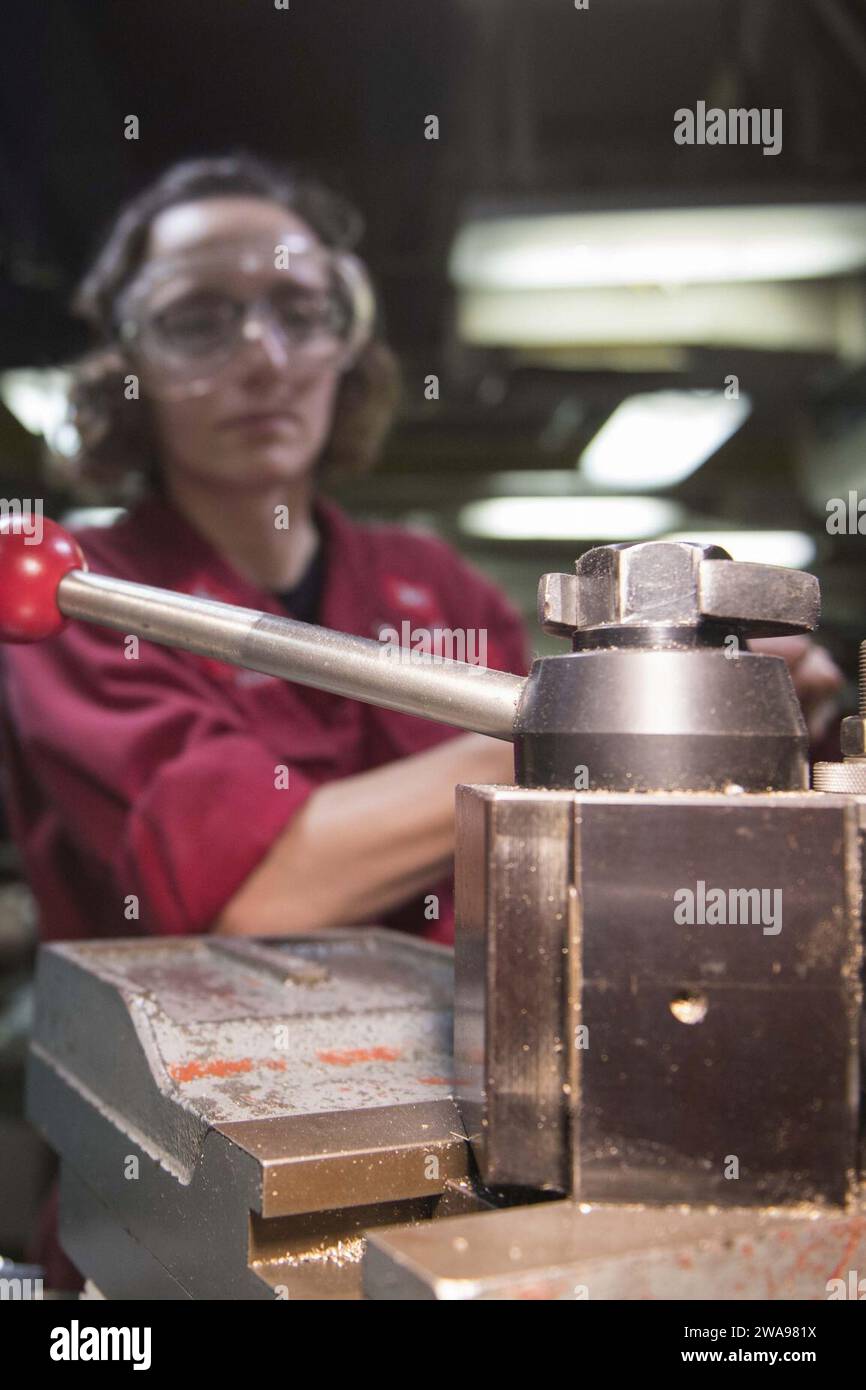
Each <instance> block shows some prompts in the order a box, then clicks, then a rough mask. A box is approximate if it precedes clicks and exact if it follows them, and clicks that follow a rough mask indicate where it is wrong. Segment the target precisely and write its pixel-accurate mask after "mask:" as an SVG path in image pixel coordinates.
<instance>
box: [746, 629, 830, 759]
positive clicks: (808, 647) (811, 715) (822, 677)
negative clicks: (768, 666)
mask: <svg viewBox="0 0 866 1390" xmlns="http://www.w3.org/2000/svg"><path fill="white" fill-rule="evenodd" d="M749 650H750V651H753V652H763V653H764V654H765V655H766V656H781V657H782V658H783V659H784V660H785V661H786V662H787V665H788V670H789V671H790V672H791V679H792V681H793V682H794V689H795V690H796V692H797V695H798V697H799V700H800V704H801V705H802V707H803V717H804V719H805V720H806V728H807V729H808V730H809V737H810V739H811V740H812V742H813V743H816V742H818V740H819V739H822V738H823V737H824V736H825V734H826V733H827V731H828V729H829V728H830V725H831V724H832V723H833V720H834V719H835V718H837V717H838V701H837V699H836V696H837V695H838V694H839V691H840V690H841V689H842V687H843V685H844V684H845V677H844V676H843V674H842V672H841V671H840V670H839V667H838V666H837V665H836V663H835V661H834V660H833V658H832V656H831V655H830V653H829V652H828V651H827V649H826V648H825V647H820V646H819V645H818V643H817V642H815V641H813V640H812V638H811V637H758V638H754V639H752V640H751V641H750V642H749Z"/></svg>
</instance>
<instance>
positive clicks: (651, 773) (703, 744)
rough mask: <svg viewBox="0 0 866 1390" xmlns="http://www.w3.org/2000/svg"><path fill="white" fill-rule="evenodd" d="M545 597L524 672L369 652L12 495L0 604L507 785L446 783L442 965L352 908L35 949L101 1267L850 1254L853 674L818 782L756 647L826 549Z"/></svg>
mask: <svg viewBox="0 0 866 1390" xmlns="http://www.w3.org/2000/svg"><path fill="white" fill-rule="evenodd" d="M539 612H540V620H541V624H542V626H543V627H544V628H545V629H546V630H547V631H548V632H551V633H555V634H558V635H560V636H562V637H566V638H569V639H570V640H571V643H572V650H571V651H570V652H564V653H563V654H562V655H557V656H546V657H542V658H540V659H538V660H536V661H535V662H534V664H533V666H532V670H531V673H530V675H529V676H528V677H527V678H525V679H524V678H520V677H517V676H512V675H508V674H503V673H500V672H496V671H490V670H486V669H484V668H480V667H477V666H472V665H467V664H463V663H460V662H453V661H446V660H441V659H437V658H435V657H430V656H426V657H425V656H419V655H418V654H417V653H416V654H413V656H412V657H411V659H410V658H409V657H408V656H407V657H406V659H403V658H401V657H400V655H399V654H398V655H397V657H396V658H395V655H394V653H393V651H390V652H389V653H388V654H383V648H382V647H380V645H379V644H378V643H376V642H375V641H372V640H365V639H361V638H357V637H350V636H345V635H343V634H339V633H335V632H331V631H328V630H325V629H322V628H317V627H313V626H309V625H306V624H303V623H298V622H294V621H292V620H290V619H287V618H285V619H281V618H276V617H274V616H271V615H267V614H259V613H256V612H252V611H249V610H243V609H237V608H232V607H230V606H227V605H223V604H219V603H215V602H208V601H202V600H200V599H196V598H190V597H187V596H183V595H177V594H172V593H168V592H164V591H162V590H158V589H154V588H146V587H142V586H138V585H135V584H131V583H127V582H124V581H121V580H117V579H112V578H108V577H105V576H102V575H96V574H91V573H88V572H87V571H86V567H85V565H84V561H83V557H82V556H81V553H80V551H79V550H78V548H77V546H76V544H75V542H74V540H72V539H71V538H70V537H67V536H65V535H64V533H63V532H61V531H60V530H59V528H56V527H54V526H53V525H52V524H50V523H46V535H45V539H44V541H43V543H42V545H41V546H34V545H32V544H30V543H28V540H27V538H26V536H24V535H22V534H21V533H20V530H19V532H18V534H16V528H15V527H14V525H13V526H10V525H8V524H7V527H6V529H5V533H4V534H3V536H2V538H0V632H2V634H3V635H4V636H5V637H6V638H7V639H8V640H13V641H14V640H35V639H37V638H39V637H42V636H50V635H51V634H52V633H54V632H56V631H58V630H59V628H60V627H61V626H62V624H63V623H64V622H65V621H67V620H70V619H73V620H79V621H88V622H94V623H99V624H103V625H106V626H108V627H110V628H115V629H117V630H118V631H120V632H122V633H124V634H130V633H136V634H138V635H139V636H140V637H141V638H142V639H146V640H148V641H151V642H157V643H162V644H165V645H169V646H177V647H181V648H183V649H185V650H188V651H191V652H196V653H199V654H202V655H206V656H210V657H214V658H216V659H218V660H221V661H226V662H231V663H235V664H238V665H242V666H246V667H249V668H251V669H253V670H256V671H262V672H267V673H268V674H271V675H276V676H280V677H283V678H285V679H290V680H296V681H301V682H302V683H305V684H307V685H311V686H315V687H318V688H321V689H322V690H326V691H331V692H335V693H337V694H340V695H344V696H348V697H351V698H354V699H359V700H366V701H370V702H372V703H378V704H381V705H385V706H387V707H389V708H391V709H397V710H401V711H403V712H405V713H408V714H413V715H419V716H421V717H425V718H430V719H434V720H437V721H441V722H446V723H448V724H451V725H455V726H457V727H459V728H462V729H467V730H474V731H477V732H481V733H485V734H489V735H493V736H495V737H498V738H502V739H510V740H512V741H513V743H514V748H515V780H514V785H513V786H498V787H492V786H481V787H459V788H458V790H457V852H456V897H457V928H456V933H457V934H456V948H455V953H454V959H453V964H452V956H451V953H450V951H448V950H446V949H445V948H441V947H437V946H431V945H429V944H426V943H422V942H419V941H416V940H414V939H412V938H410V937H403V936H399V935H397V934H394V933H388V932H385V931H383V930H379V929H376V928H375V927H372V928H370V927H359V928H356V929H352V930H339V931H327V932H323V933H321V934H319V935H317V936H308V937H293V938H291V939H290V940H280V941H269V942H267V943H263V942H256V941H242V940H229V939H225V938H219V937H212V938H202V939H199V938H195V939H192V938H190V939H171V940H165V939H152V940H142V939H135V940H117V941H95V942H88V943H84V944H62V945H53V946H50V947H47V948H44V949H43V950H42V952H41V958H40V963H39V968H38V990H37V1000H38V1007H37V1020H36V1025H35V1031H34V1036H33V1043H32V1058H31V1066H30V1074H29V1111H30V1115H31V1118H32V1119H33V1121H34V1123H35V1124H36V1125H37V1126H38V1127H39V1128H40V1129H41V1130H42V1132H43V1133H44V1134H45V1136H46V1138H47V1139H48V1141H49V1143H51V1144H52V1145H53V1147H54V1148H55V1149H56V1150H57V1152H58V1153H59V1155H60V1160H61V1237H62V1240H63V1243H64V1245H65V1247H66V1249H67V1251H68V1253H69V1255H70V1256H71V1258H72V1259H73V1260H74V1261H75V1263H76V1264H77V1265H78V1266H79V1268H80V1269H81V1270H82V1271H83V1272H84V1273H85V1274H86V1275H87V1276H88V1277H89V1279H90V1280H92V1281H93V1283H94V1284H95V1285H96V1287H97V1288H98V1289H99V1290H100V1291H101V1292H102V1293H103V1294H104V1295H105V1296H106V1297H108V1298H160V1299H174V1298H177V1299H180V1298H244V1299H247V1298H249V1299H255V1298H274V1297H282V1298H288V1299H296V1298H302V1299H308V1298H356V1297H360V1296H366V1297H367V1298H374V1299H375V1298H378V1299H409V1298H411V1299H425V1298H426V1299H538V1298H544V1299H583V1298H590V1299H605V1298H624V1299H635V1298H686V1299H704V1298H716V1299H750V1298H761V1299H763V1298H778V1299H790V1298H806V1299H823V1298H826V1297H828V1293H829V1291H830V1289H831V1281H834V1280H835V1281H836V1282H838V1281H839V1279H842V1280H844V1279H845V1278H846V1277H847V1272H848V1271H851V1270H858V1269H859V1270H866V1205H864V1201H863V1188H862V1172H863V1161H862V1137H863V1125H862V1116H863V1105H862V1086H861V1055H862V1048H863V1026H862V1025H863V1007H862V903H861V898H862V888H861V884H862V874H863V826H864V811H866V738H864V730H866V707H864V709H863V710H862V711H861V714H860V715H858V716H852V717H851V718H850V719H848V720H846V721H845V725H844V728H843V750H844V759H843V761H842V762H841V763H838V764H824V765H819V766H818V767H817V768H816V770H815V776H814V785H813V786H812V788H811V789H810V786H809V768H808V760H807V739H806V730H805V727H804V724H803V719H802V715H801V712H800V709H799V706H798V703H797V699H796V696H795V694H794V690H793V687H792V684H791V681H790V677H789V675H788V671H787V668H786V666H785V663H784V662H783V661H782V660H781V659H780V658H779V657H775V656H769V655H766V654H758V653H756V652H751V651H749V649H748V646H747V639H748V637H749V636H751V635H770V636H771V635H781V634H785V633H793V632H804V631H810V630H812V629H813V628H814V627H815V626H816V623H817V621H818V612H819V593H818V584H817V581H816V580H815V579H814V578H813V577H812V576H810V575H806V574H802V573H799V572H796V571H790V570H783V569H777V568H772V567H768V566H761V565H753V564H741V563H737V562H734V561H732V560H731V559H730V557H729V556H728V555H727V554H726V552H725V551H723V550H721V549H719V548H717V547H700V546H697V545H690V544H685V543H666V542H657V543H647V544H638V545H631V546H603V547H600V548H597V549H594V550H591V551H589V552H588V553H586V554H584V555H583V556H582V557H581V558H580V559H579V560H578V561H577V564H576V566H575V570H574V573H572V574H568V575H561V574H552V575H546V576H545V577H544V578H543V579H542V580H541V586H540V598H539ZM714 895H716V896H714ZM723 906H724V910H722V909H723ZM768 926H769V927H770V930H769V931H768V930H767V928H768Z"/></svg>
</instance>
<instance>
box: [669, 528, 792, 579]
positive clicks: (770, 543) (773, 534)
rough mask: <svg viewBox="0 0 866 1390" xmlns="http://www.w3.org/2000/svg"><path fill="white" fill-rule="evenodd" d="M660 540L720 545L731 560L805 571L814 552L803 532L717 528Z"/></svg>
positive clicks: (680, 532)
mask: <svg viewBox="0 0 866 1390" xmlns="http://www.w3.org/2000/svg"><path fill="white" fill-rule="evenodd" d="M659 539H660V540H665V541H696V542H697V543H698V545H720V546H722V547H723V548H724V549H725V550H727V551H728V553H729V554H730V555H731V556H732V558H733V559H734V560H747V561H749V563H751V564H756V565H783V566H785V567H787V568H789V569H795V570H799V569H805V568H806V566H808V565H810V564H811V563H812V561H813V560H814V558H815V555H816V553H817V546H816V544H815V540H814V538H813V537H812V536H809V535H807V534H806V532H805V531H726V530H724V529H723V528H722V527H719V529H718V530H716V531H673V532H671V533H670V534H669V535H666V536H661V537H659Z"/></svg>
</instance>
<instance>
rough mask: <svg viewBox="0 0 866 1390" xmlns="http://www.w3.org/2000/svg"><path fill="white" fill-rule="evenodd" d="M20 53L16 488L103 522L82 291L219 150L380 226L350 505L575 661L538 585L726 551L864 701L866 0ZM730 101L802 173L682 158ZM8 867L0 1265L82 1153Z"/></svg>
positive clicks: (42, 22) (31, 11) (0, 327)
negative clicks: (237, 153)
mask: <svg viewBox="0 0 866 1390" xmlns="http://www.w3.org/2000/svg"><path fill="white" fill-rule="evenodd" d="M0 35H2V38H0V70H2V80H0V109H2V132H3V133H2V142H0V469H2V487H0V491H2V492H3V493H4V495H5V496H7V497H34V496H43V497H44V498H45V508H46V511H47V512H48V513H49V514H50V515H52V516H62V515H63V514H64V512H65V511H66V510H67V509H68V508H69V507H70V506H71V505H72V500H71V498H69V497H67V496H65V495H64V494H63V492H62V491H61V490H55V491H54V492H50V491H46V489H45V486H44V484H43V483H42V481H41V473H40V469H41V460H42V458H43V456H44V453H45V449H46V446H50V447H51V448H52V449H54V450H59V451H60V452H61V453H62V451H63V448H64V447H65V443H66V442H67V441H66V439H65V436H64V432H63V431H64V423H63V420H62V411H61V408H60V404H59V401H60V398H61V397H62V385H63V367H64V363H65V362H67V361H69V360H70V359H71V358H73V357H74V356H75V355H76V354H77V353H78V352H79V351H80V350H81V349H82V348H83V346H84V337H83V331H82V329H81V326H80V325H79V324H78V323H76V321H75V320H74V319H73V318H72V316H71V315H70V313H69V311H68V301H69V296H70V293H71V291H72V288H73V286H74V284H75V283H76V280H77V278H78V276H79V275H80V273H81V271H82V269H83V268H84V266H85V264H86V262H87V259H88V257H89V255H90V254H91V252H92V250H93V248H94V245H95V243H96V240H97V238H98V236H99V234H100V232H101V230H102V229H103V227H104V226H105V224H106V223H107V221H108V219H109V217H110V215H111V213H112V211H113V210H114V209H115V208H116V206H117V205H118V204H119V203H120V202H121V201H122V200H124V199H125V198H127V197H129V196H131V195H132V194H133V193H134V192H135V191H136V190H137V189H139V188H140V187H142V186H143V185H144V184H145V183H146V182H147V181H148V180H149V179H151V178H152V177H154V176H155V175H156V174H157V173H158V172H159V171H160V170H161V169H162V168H163V167H164V166H165V165H166V164H168V163H169V162H171V161H172V160H175V159H179V158H181V157H184V156H187V155H194V154H206V153H209V152H217V151H224V150H226V149H232V148H239V149H245V150H249V151H252V152H254V153H258V154H262V155H265V156H269V157H271V158H274V159H278V160H282V161H290V162H298V163H300V164H301V165H302V166H305V167H309V168H310V169H311V170H313V171H314V172H315V173H316V174H318V175H319V176H320V177H321V178H322V179H324V180H325V181H326V182H329V183H331V184H332V185H334V186H335V187H337V188H339V189H341V190H343V191H344V192H345V193H347V194H348V195H349V196H350V197H351V198H352V200H353V201H354V202H356V203H357V204H358V205H359V206H360V207H361V209H362V210H363V213H364V216H365V219H366V233H365V236H364V239H363V242H362V244H361V248H360V249H361V251H362V254H363V255H364V256H365V258H366V260H367V262H368V263H369V265H370V267H371V270H372V273H373V275H374V277H375V280H376V283H377V286H378V288H379V291H380V293H381V296H382V300H383V305H384V314H385V321H386V326H387V332H388V336H389V339H390V342H391V343H392V345H393V347H394V348H395V350H396V352H397V353H398V355H399V358H400V362H401V366H402V372H403V386H402V404H401V408H400V413H399V418H398V421H397V425H396V427H395V429H394V430H393V432H392V434H391V435H390V437H389V440H388V443H387V447H386V450H385V454H384V457H383V459H382V462H381V464H380V466H379V467H378V468H377V469H376V470H375V471H374V472H372V473H370V474H369V475H366V476H364V477H363V478H355V479H351V480H343V481H342V482H341V483H339V484H338V485H336V486H335V487H334V488H333V489H332V490H333V492H334V495H335V496H336V497H337V500H338V501H340V502H341V503H343V504H344V505H345V506H346V507H347V508H348V510H349V511H350V512H351V513H352V514H353V515H357V516H360V517H376V518H383V519H388V520H395V521H400V522H402V523H408V524H411V525H414V526H418V527H421V528H425V529H427V530H429V531H432V532H434V533H436V534H439V535H441V536H443V537H444V538H446V539H447V540H449V541H450V542H452V543H453V544H455V545H456V546H457V547H458V548H459V549H460V550H461V551H462V552H463V553H464V554H465V555H466V556H467V557H468V558H470V559H471V560H472V561H473V562H474V563H475V564H477V565H478V566H480V567H481V568H482V569H484V570H486V571H487V572H488V573H489V574H490V575H491V576H492V577H493V578H494V579H495V580H496V581H497V582H498V583H499V584H501V585H502V587H503V588H505V589H506V590H507V591H508V592H509V594H510V595H511V597H512V598H513V599H514V600H515V602H516V603H517V604H518V605H519V607H520V608H521V610H522V611H523V613H524V614H525V615H526V618H527V620H528V622H529V623H530V630H531V631H532V632H533V636H534V640H535V641H536V642H537V644H538V645H537V650H539V651H542V650H543V651H548V650H549V651H554V650H559V647H558V644H557V643H556V642H555V641H553V640H552V639H546V638H544V637H543V636H541V637H539V634H538V630H537V628H536V627H535V623H534V611H535V587H536V580H537V576H538V574H539V573H540V572H541V571H542V570H544V569H547V570H554V569H568V568H569V567H570V566H571V564H572V563H573V561H574V559H575V557H576V554H577V553H579V551H580V550H582V549H587V548H589V547H590V546H592V545H597V544H601V543H604V542H610V541H615V540H618V539H622V538H623V534H624V533H623V518H624V517H632V518H634V516H635V515H637V516H638V523H637V524H638V528H640V527H641V526H644V527H649V529H644V530H643V531H641V530H640V529H638V534H640V535H643V536H645V537H646V538H647V539H652V538H656V537H658V536H661V535H666V534H670V533H674V534H683V535H687V536H695V537H697V536H699V535H700V536H703V535H712V537H713V538H714V539H717V540H719V541H720V542H722V543H725V539H726V535H729V536H730V549H731V552H732V554H733V555H734V558H735V559H759V558H760V559H764V560H765V561H766V562H768V563H779V564H790V565H792V566H793V567H795V568H802V569H807V570H810V571H811V572H813V573H815V574H816V575H817V576H818V577H819V579H820V582H821V588H822V592H823V596H824V612H823V620H822V627H821V640H822V641H823V643H824V644H825V645H826V646H827V647H828V648H829V649H830V651H831V652H832V654H833V655H834V657H835V658H836V660H837V661H838V662H839V664H840V665H841V666H842V668H843V670H844V671H845V673H846V676H847V677H848V678H849V682H850V685H849V689H848V691H847V692H846V697H845V698H846V702H847V704H846V708H854V706H855V703H856V694H855V687H854V678H855V674H856V665H857V655H856V654H857V644H858V642H859V640H860V639H861V637H863V635H864V620H863V616H864V615H863V603H862V594H863V589H864V581H866V541H864V535H863V534H860V533H859V532H858V530H857V524H856V523H857V511H856V501H857V497H858V496H859V494H858V489H860V488H861V487H863V488H864V495H866V485H864V474H866V462H864V449H866V144H864V141H863V138H862V133H863V129H864V125H866V12H864V9H863V6H862V5H861V4H860V3H857V0H798V3H796V4H792V3H791V2H790V0H787V3H786V2H785V0H586V3H584V4H581V3H572V0H531V3H530V0H436V3H429V2H427V0H420V2H418V0H416V3H411V4H407V3H406V0H368V3H366V4H363V5H362V4H349V3H346V0H316V3H308V0H291V3H290V5H286V7H285V8H284V9H283V8H280V7H278V6H276V5H274V4H273V3H272V0H208V3H207V4H205V3H201V2H200V0H199V2H198V3H183V4H180V5H178V4H177V3H169V0H147V3H142V4H117V3H114V4H110V3H91V2H90V0H34V3H29V4H26V5H25V4H21V3H19V4H12V5H10V6H7V7H6V8H5V9H4V12H3V15H2V18H0ZM698 103H704V104H705V106H706V108H710V107H712V108H722V109H725V110H727V109H729V108H758V109H760V110H767V111H770V112H781V113H782V114H781V123H780V132H779V133H780V142H779V148H778V149H768V148H767V147H766V146H765V145H762V144H761V143H748V144H727V145H710V144H707V143H703V144H701V143H697V142H696V143H694V144H688V143H678V142H677V140H676V139H675V129H676V121H675V113H676V112H677V111H678V110H680V109H683V108H685V109H688V110H695V109H696V108H697V107H698ZM130 114H134V115H136V116H137V117H138V123H139V134H138V138H137V139H135V140H129V139H126V138H125V135H124V123H125V121H126V118H127V117H128V116H129V115H130ZM431 118H435V120H431ZM551 221H553V222H554V223H555V225H556V227H557V228H558V229H559V233H558V235H559V240H558V241H556V240H555V241H554V242H551V240H550V238H549V235H548V233H547V232H546V231H545V228H548V229H549V227H550V225H551ZM509 237H511V238H512V240H509ZM635 247H637V248H638V250H639V251H640V255H637V256H636V255H635V254H632V253H633V252H634V248H635ZM671 248H673V250H672V249H671ZM518 250H519V251H520V252H521V254H518ZM601 250H603V251H604V252H605V253H606V254H605V255H604V256H602V255H601ZM602 261H604V264H605V269H604V270H603V272H602V271H600V270H599V266H600V264H601V262H602ZM554 306H555V312H553V308H554ZM677 464H678V466H677ZM852 493H853V494H855V497H854V500H853V503H852V502H851V494H852ZM834 499H841V500H842V501H844V503H845V507H846V516H847V524H846V526H845V527H844V529H841V528H839V527H836V528H834V527H833V526H832V525H829V524H828V523H829V522H830V521H831V518H832V514H833V502H834ZM852 506H853V514H852V511H851V508H852ZM628 508H631V510H630V511H629V510H628ZM624 509H625V510H624ZM635 509H636V510H635ZM864 510H866V509H864ZM852 519H853V524H852ZM627 524H630V523H627ZM863 532H864V533H866V516H864V517H863ZM578 535H579V536H580V541H579V543H578V544H577V545H576V544H575V541H574V539H573V538H574V537H575V536H578ZM0 874H2V887H0V1250H2V1251H3V1252H4V1254H7V1255H11V1256H13V1257H14V1256H19V1257H20V1256H21V1255H22V1254H23V1251H24V1248H25V1242H26V1237H27V1234H28V1231H29V1230H30V1228H31V1226H32V1223H33V1221H34V1218H35V1213H36V1211H37V1208H38V1205H39V1201H40V1199H41V1197H42V1194H43V1193H44V1191H45V1189H46V1187H47V1185H48V1182H49V1180H50V1176H51V1158H50V1155H49V1153H48V1151H47V1150H46V1149H45V1148H44V1147H43V1146H42V1144H41V1142H40V1141H39V1140H38V1139H37V1138H36V1136H35V1135H34V1134H33V1132H32V1131H31V1130H30V1128H29V1127H28V1126H27V1125H26V1123H25V1121H24V1119H23V1118H22V1110H23V1076H24V1058H25V1051H26V1039H27V1033H28V1028H29V1023H30V1017H31V1005H32V995H31V976H32V964H33V959H34V955H35V950H36V930H35V916H34V912H33V907H32V902H31V899H30V896H29V893H28V890H27V889H26V887H25V886H24V884H23V883H22V881H21V875H20V868H19V865H18V862H17V858H16V854H15V851H14V848H13V846H12V845H11V843H10V842H9V839H8V836H7V834H6V832H5V830H3V831H2V835H0Z"/></svg>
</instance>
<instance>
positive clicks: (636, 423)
mask: <svg viewBox="0 0 866 1390" xmlns="http://www.w3.org/2000/svg"><path fill="white" fill-rule="evenodd" d="M751 408H752V403H751V400H750V399H749V397H748V396H746V395H742V396H740V397H739V398H737V399H733V398H731V399H729V398H728V397H727V396H726V395H725V393H724V392H723V391H646V392H644V393H642V394H640V395H636V396H629V397H628V398H627V399H626V400H624V401H623V402H622V403H621V404H620V405H618V406H617V407H616V410H614V412H613V414H612V415H610V416H609V418H608V419H607V420H606V421H605V423H604V424H603V425H602V427H601V429H600V430H599V431H598V433H597V434H596V435H595V436H594V438H593V439H592V440H591V441H590V443H589V444H588V445H587V447H586V449H585V450H584V451H583V453H582V454H581V456H580V471H581V473H582V474H583V475H584V476H585V477H586V478H587V479H589V481H590V482H593V483H598V484H600V485H601V486H602V487H625V488H635V487H641V488H643V487H672V486H673V484H674V483H679V482H681V481H682V480H683V478H688V476H689V475H690V474H691V473H694V472H695V470H696V469H698V468H700V466H701V464H702V463H705V462H706V460H707V459H708V458H711V457H712V455H713V454H715V453H716V452H717V451H718V450H719V449H720V448H721V447H722V445H723V444H724V443H725V442H726V441H727V440H728V439H730V438H731V435H733V434H735V433H736V431H737V430H738V429H739V428H740V426H741V425H742V424H743V421H744V420H746V418H747V417H748V415H749V413H750V411H751Z"/></svg>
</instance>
